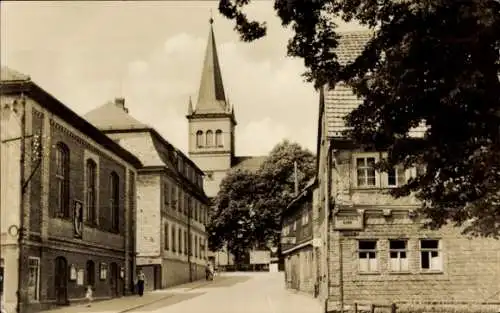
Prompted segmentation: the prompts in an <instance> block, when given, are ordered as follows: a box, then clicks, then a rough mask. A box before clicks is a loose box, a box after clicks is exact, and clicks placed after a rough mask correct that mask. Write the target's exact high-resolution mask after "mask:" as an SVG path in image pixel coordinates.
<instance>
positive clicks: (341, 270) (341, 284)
mask: <svg viewBox="0 0 500 313" xmlns="http://www.w3.org/2000/svg"><path fill="white" fill-rule="evenodd" d="M335 152H336V150H335V149H334V150H332V151H331V154H330V156H331V161H332V162H334V164H335V171H336V172H337V175H340V173H339V172H338V168H337V158H336V156H335ZM330 179H331V176H330ZM337 193H338V191H337V192H336V193H335V194H336V195H337ZM337 210H338V208H337V207H334V208H333V212H334V214H335V213H336V212H337ZM338 236H339V237H338V242H337V244H338V245H339V249H338V253H339V256H338V257H339V273H338V275H339V297H340V299H339V300H340V312H341V313H344V251H343V249H342V237H341V234H340V233H338Z"/></svg>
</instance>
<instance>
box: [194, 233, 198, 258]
mask: <svg viewBox="0 0 500 313" xmlns="http://www.w3.org/2000/svg"><path fill="white" fill-rule="evenodd" d="M194 257H195V258H197V257H198V236H195V237H194Z"/></svg>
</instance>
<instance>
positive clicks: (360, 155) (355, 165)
mask: <svg viewBox="0 0 500 313" xmlns="http://www.w3.org/2000/svg"><path fill="white" fill-rule="evenodd" d="M370 158H373V159H374V160H375V162H374V163H377V162H378V161H379V159H380V158H379V153H373V152H371V153H354V154H353V157H352V164H353V171H354V175H353V177H354V178H355V180H354V185H355V186H356V187H357V188H366V189H370V188H378V187H379V185H380V177H379V176H380V173H379V172H378V171H377V170H375V184H374V185H368V179H367V177H368V175H367V176H366V177H365V183H366V184H362V185H360V184H359V182H358V159H365V161H364V162H365V165H367V159H370ZM368 168H369V167H368V166H365V167H363V169H364V170H365V174H366V173H367V169H368Z"/></svg>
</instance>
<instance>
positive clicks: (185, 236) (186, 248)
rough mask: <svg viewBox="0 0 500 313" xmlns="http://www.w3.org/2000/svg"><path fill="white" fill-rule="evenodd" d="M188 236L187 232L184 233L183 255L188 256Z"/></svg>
mask: <svg viewBox="0 0 500 313" xmlns="http://www.w3.org/2000/svg"><path fill="white" fill-rule="evenodd" d="M188 251H189V248H188V235H187V230H185V231H184V254H185V255H188Z"/></svg>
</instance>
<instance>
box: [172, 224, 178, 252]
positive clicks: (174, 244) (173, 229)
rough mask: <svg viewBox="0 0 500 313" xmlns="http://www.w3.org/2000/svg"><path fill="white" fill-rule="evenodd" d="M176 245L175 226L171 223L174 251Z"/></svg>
mask: <svg viewBox="0 0 500 313" xmlns="http://www.w3.org/2000/svg"><path fill="white" fill-rule="evenodd" d="M176 245H177V241H175V226H173V225H172V251H173V252H175V251H177V249H176V248H175V246H176Z"/></svg>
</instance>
